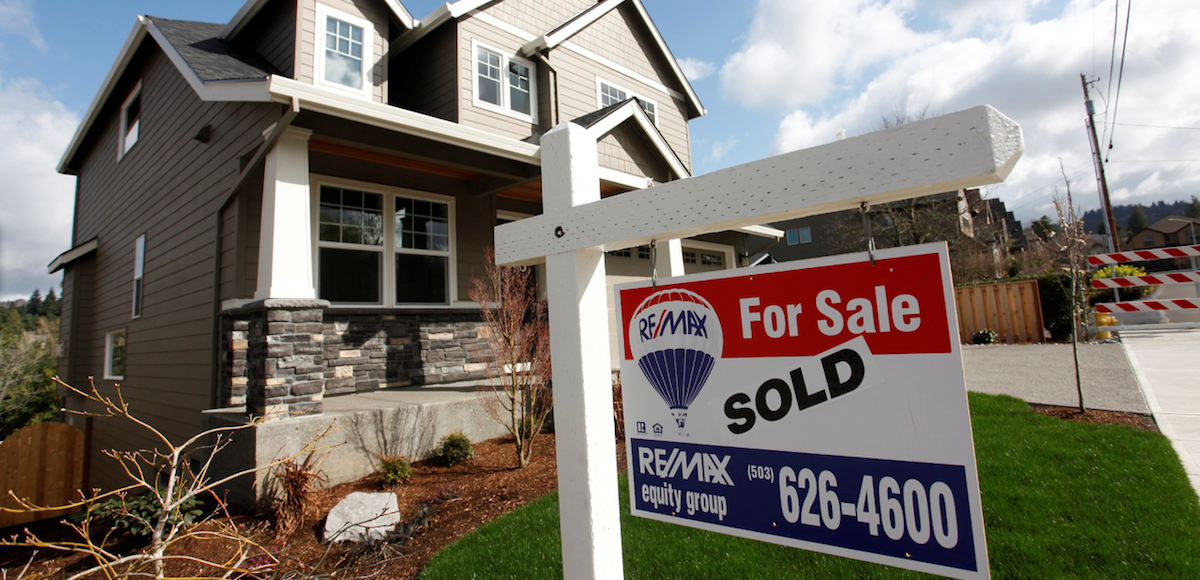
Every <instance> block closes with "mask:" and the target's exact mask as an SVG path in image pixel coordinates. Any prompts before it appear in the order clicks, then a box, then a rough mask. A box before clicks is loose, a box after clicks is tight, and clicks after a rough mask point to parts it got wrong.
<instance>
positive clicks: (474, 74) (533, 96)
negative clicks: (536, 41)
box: [471, 40, 538, 124]
mask: <svg viewBox="0 0 1200 580" xmlns="http://www.w3.org/2000/svg"><path fill="white" fill-rule="evenodd" d="M479 49H483V50H486V51H488V52H490V53H492V54H495V55H497V56H499V57H500V104H499V105H493V104H491V103H489V102H487V101H483V100H480V98H479ZM510 61H511V62H516V63H518V64H521V65H523V66H526V67H528V68H529V114H528V115H526V114H525V113H522V112H520V111H514V110H512V109H511V108H510V103H509V99H510V97H509V93H508V91H509V84H508V63H509V62H510ZM537 95H538V87H537V66H536V65H534V63H533V61H530V60H527V59H524V58H521V57H519V56H516V55H510V54H508V52H507V51H503V50H500V49H498V48H495V47H493V46H490V45H487V44H484V43H482V42H479V41H478V40H471V104H473V105H475V107H477V108H479V109H484V110H486V111H491V112H493V113H499V114H501V115H504V116H506V117H512V118H514V119H520V120H522V121H528V122H529V123H533V124H537V122H538V114H537V113H538V99H537Z"/></svg>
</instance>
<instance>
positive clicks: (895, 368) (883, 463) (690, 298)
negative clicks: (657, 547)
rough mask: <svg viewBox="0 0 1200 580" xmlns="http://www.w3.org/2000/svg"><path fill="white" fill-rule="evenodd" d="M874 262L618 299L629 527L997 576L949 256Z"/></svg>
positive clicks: (779, 269) (632, 289)
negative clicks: (702, 532) (668, 527)
mask: <svg viewBox="0 0 1200 580" xmlns="http://www.w3.org/2000/svg"><path fill="white" fill-rule="evenodd" d="M874 257H875V261H874V263H872V262H871V261H870V259H869V257H868V255H867V254H865V253H864V254H852V255H846V256H836V257H830V258H820V259H814V260H806V261H801V262H792V263H787V264H777V265H773V266H765V267H757V268H752V269H749V270H736V271H728V272H719V273H708V274H700V275H694V276H683V277H679V278H671V279H665V280H659V281H658V283H657V285H656V286H653V285H652V284H651V283H650V282H639V283H634V284H626V285H622V286H618V287H617V309H618V313H619V319H618V320H620V324H621V326H622V331H621V348H622V349H623V353H622V357H621V379H622V385H623V394H624V399H625V400H624V404H625V429H626V433H627V435H626V437H627V440H626V444H627V447H626V450H627V456H628V461H629V474H630V477H629V484H630V498H631V505H632V510H633V513H634V515H637V516H641V517H646V518H651V519H656V520H661V521H666V522H672V523H677V524H681V525H686V526H691V527H695V528H701V529H706V530H711V531H716V532H721V533H726V534H731V535H735V536H742V537H746V538H752V539H757V540H762V541H767V542H773V543H778V544H784V545H789V546H795V547H798V548H804V549H809V550H816V551H820V552H826V553H830V554H836V555H841V556H846V557H851V558H857V559H861V560H867V561H871V562H878V563H881V564H889V565H893V566H899V567H904V568H911V569H915V570H921V571H925V572H930V573H935V574H942V575H946V576H951V577H957V578H987V577H988V576H989V574H988V564H987V545H986V542H985V540H984V533H983V515H982V510H981V507H980V503H979V482H978V478H977V474H976V469H975V451H974V445H973V440H972V437H971V423H970V415H969V414H968V409H967V395H966V387H965V384H964V380H963V369H962V358H961V354H960V352H959V345H958V339H957V337H958V328H957V321H956V319H955V315H954V295H953V288H952V285H951V278H950V266H949V259H948V257H947V253H946V246H945V244H940V243H939V244H926V245H921V246H912V247H907V248H900V249H894V250H883V251H878V252H875V255H874Z"/></svg>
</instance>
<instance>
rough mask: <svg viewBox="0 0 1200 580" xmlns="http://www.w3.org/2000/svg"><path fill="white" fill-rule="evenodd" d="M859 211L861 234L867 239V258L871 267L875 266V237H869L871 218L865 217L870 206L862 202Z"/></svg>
mask: <svg viewBox="0 0 1200 580" xmlns="http://www.w3.org/2000/svg"><path fill="white" fill-rule="evenodd" d="M859 211H860V212H861V213H862V222H863V234H864V235H866V237H867V256H869V257H870V258H871V265H872V266H874V265H875V237H874V236H872V235H871V217H870V216H868V215H867V213H868V212H870V211H871V204H869V203H867V202H865V201H864V202H862V204H861V205H859Z"/></svg>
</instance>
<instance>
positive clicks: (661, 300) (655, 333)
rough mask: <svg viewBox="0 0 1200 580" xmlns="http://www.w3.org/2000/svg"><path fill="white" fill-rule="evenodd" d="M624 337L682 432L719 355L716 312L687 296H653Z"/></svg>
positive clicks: (688, 293) (672, 292) (683, 293)
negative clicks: (689, 408)
mask: <svg viewBox="0 0 1200 580" xmlns="http://www.w3.org/2000/svg"><path fill="white" fill-rule="evenodd" d="M628 336H629V349H630V351H631V352H632V354H633V358H634V360H636V361H637V363H638V367H639V368H641V369H642V374H644V375H646V380H648V381H650V385H651V386H653V387H654V390H655V391H656V392H657V393H658V395H659V396H660V397H662V399H663V401H664V402H666V404H667V406H668V407H670V409H671V416H672V417H674V419H675V424H676V426H677V427H679V429H680V432H682V430H683V428H684V423H685V421H686V420H687V410H688V407H689V406H690V405H691V404H692V401H694V400H696V395H698V394H700V389H702V388H704V383H705V382H707V381H708V377H709V375H711V374H712V370H713V365H714V364H715V363H716V360H717V357H719V356H720V355H721V347H722V345H723V342H722V338H721V323H720V322H719V321H718V320H717V312H716V310H714V309H713V307H712V305H711V304H709V303H708V301H707V300H705V299H704V298H703V297H702V296H700V295H699V294H696V293H695V292H691V291H689V290H683V289H671V290H662V291H659V292H655V293H654V294H651V295H650V296H649V297H648V298H646V299H645V300H643V301H642V303H641V304H640V305H639V306H638V307H637V310H635V311H634V313H633V319H632V320H631V321H630V322H629V335H628Z"/></svg>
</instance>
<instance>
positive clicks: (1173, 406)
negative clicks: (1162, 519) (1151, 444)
mask: <svg viewBox="0 0 1200 580" xmlns="http://www.w3.org/2000/svg"><path fill="white" fill-rule="evenodd" d="M1121 343H1122V345H1123V346H1124V347H1125V353H1126V354H1127V355H1128V356H1129V362H1130V364H1131V365H1132V366H1133V370H1134V373H1135V374H1136V375H1137V378H1138V382H1140V383H1141V385H1142V392H1143V393H1144V394H1145V397H1146V403H1147V404H1148V405H1149V406H1150V411H1151V412H1152V413H1154V419H1155V421H1157V422H1158V428H1159V430H1161V431H1162V433H1163V435H1166V436H1167V438H1168V439H1170V440H1171V444H1172V445H1174V446H1175V452H1176V453H1178V454H1179V459H1180V461H1182V462H1183V468H1184V470H1185V471H1187V474H1188V478H1189V479H1190V480H1191V482H1192V487H1193V488H1195V489H1196V492H1197V493H1200V330H1141V331H1125V332H1122V333H1121Z"/></svg>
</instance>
